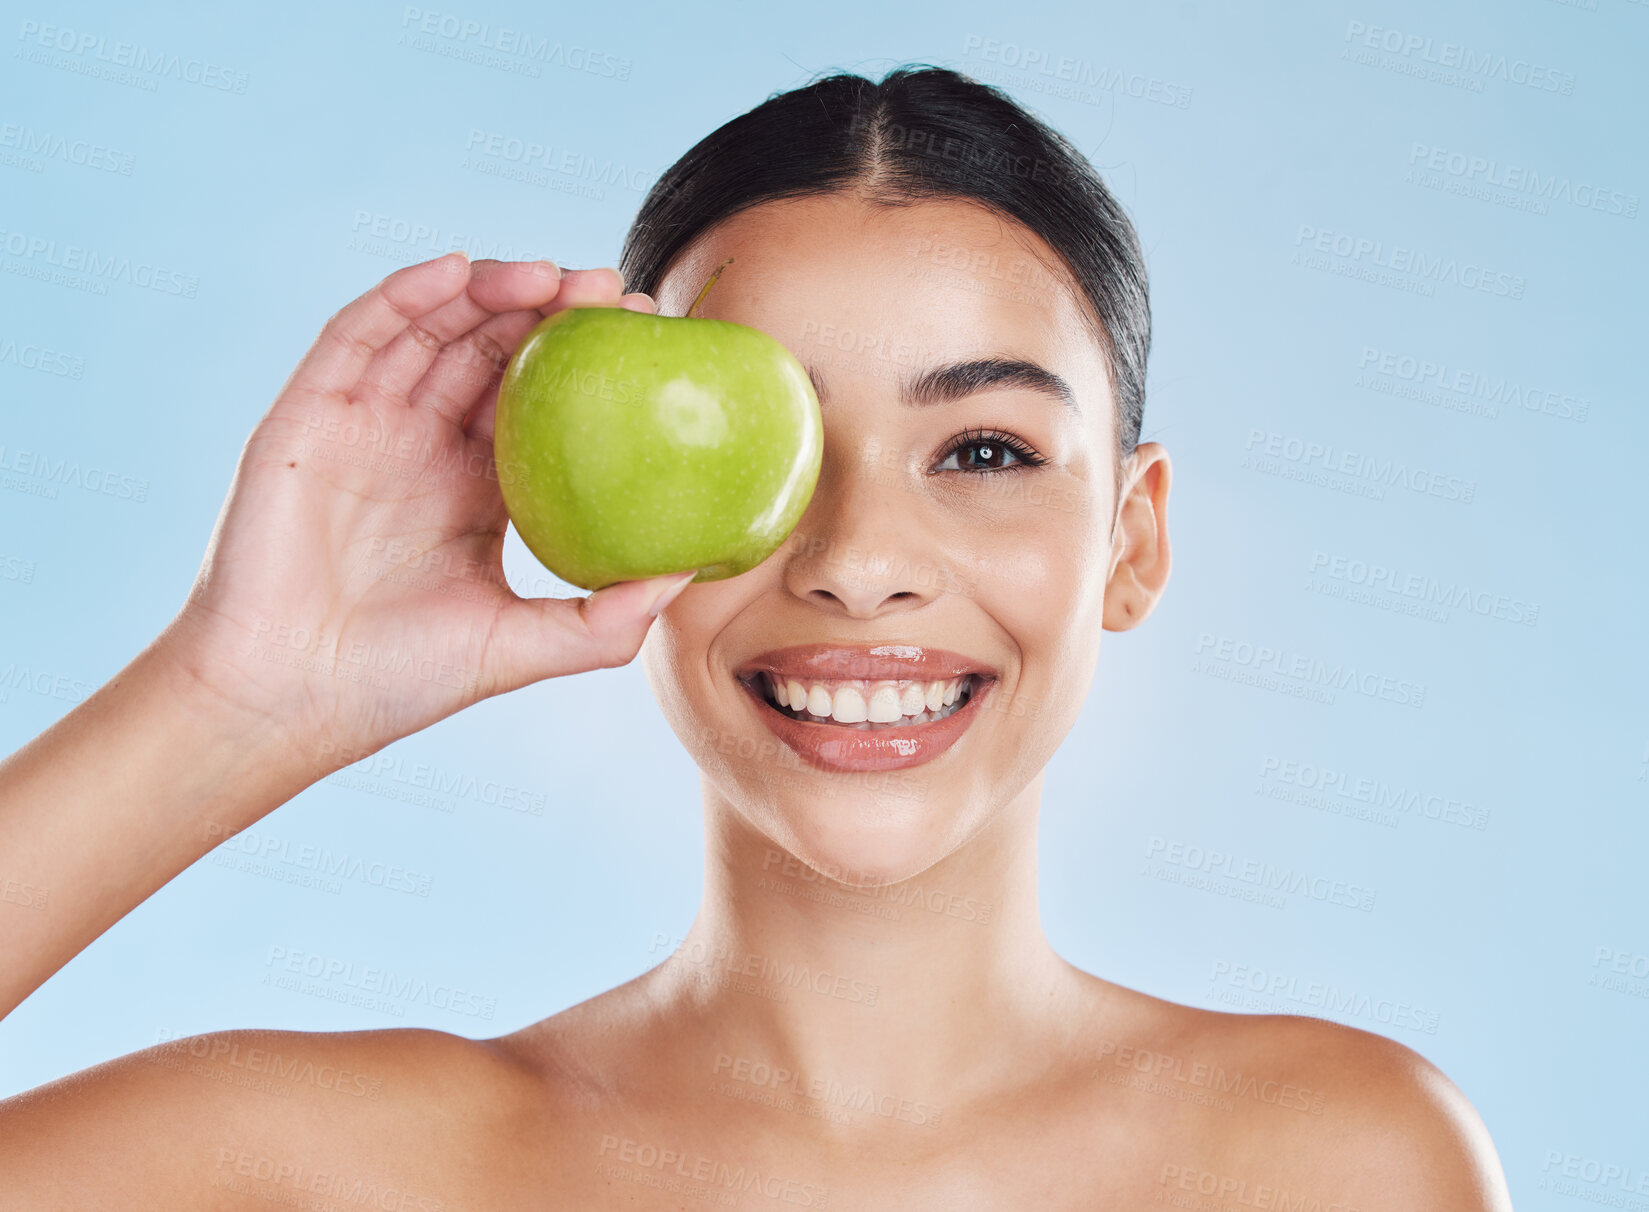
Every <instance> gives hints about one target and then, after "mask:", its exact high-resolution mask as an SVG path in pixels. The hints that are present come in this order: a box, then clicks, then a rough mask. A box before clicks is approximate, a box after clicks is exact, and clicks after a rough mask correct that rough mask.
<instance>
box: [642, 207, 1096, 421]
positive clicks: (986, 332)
mask: <svg viewBox="0 0 1649 1212" xmlns="http://www.w3.org/2000/svg"><path fill="white" fill-rule="evenodd" d="M729 257H732V258H733V264H732V265H729V266H728V267H727V268H726V270H725V271H724V272H723V273H722V275H721V277H720V278H719V279H718V280H717V282H716V285H715V288H714V289H713V290H711V292H710V293H709V295H708V296H706V298H705V300H704V302H703V304H701V305H700V307H699V310H698V312H697V314H698V315H701V316H706V317H709V318H713V319H721V320H733V321H736V322H738V323H742V324H749V325H752V326H753V327H756V328H760V329H762V330H763V331H764V332H767V333H769V334H770V335H772V336H773V337H775V338H777V339H778V340H780V341H781V342H783V343H784V344H785V345H786V346H788V347H789V348H790V349H791V351H792V352H794V353H795V354H796V355H797V357H798V358H800V359H801V360H802V361H803V362H804V363H808V364H811V365H815V366H820V367H822V368H824V373H825V375H826V377H827V378H834V377H836V374H837V373H838V372H839V373H845V374H848V375H852V374H854V373H863V374H869V375H874V376H876V377H879V378H890V377H892V376H894V375H896V374H897V373H898V372H899V371H900V370H901V369H910V368H915V369H918V370H919V369H921V368H922V367H924V366H928V365H935V364H939V363H942V362H951V361H956V360H959V359H965V358H968V357H976V356H988V355H1010V356H1016V357H1023V358H1025V359H1027V360H1030V361H1033V362H1036V363H1038V364H1041V365H1044V366H1047V367H1048V369H1050V370H1053V371H1055V372H1056V373H1058V374H1060V375H1062V376H1063V377H1065V378H1066V379H1067V380H1068V381H1070V382H1071V384H1072V386H1073V387H1074V388H1075V389H1076V391H1077V394H1078V397H1079V400H1080V401H1081V403H1082V411H1083V414H1084V416H1086V417H1089V418H1093V419H1095V420H1096V421H1097V422H1099V423H1100V424H1101V425H1102V426H1103V428H1104V429H1105V430H1107V431H1108V430H1109V418H1110V413H1111V407H1110V405H1111V394H1110V387H1109V377H1108V375H1107V373H1106V367H1105V356H1104V352H1103V350H1102V349H1101V348H1100V346H1099V343H1098V341H1097V340H1096V338H1095V334H1094V330H1093V327H1092V322H1091V320H1090V317H1089V311H1088V309H1087V308H1086V306H1085V305H1084V303H1083V302H1082V300H1081V296H1080V293H1079V292H1078V290H1077V288H1076V285H1075V283H1074V281H1073V280H1072V278H1071V274H1070V271H1069V269H1067V268H1066V267H1065V266H1064V264H1063V262H1062V261H1061V260H1060V258H1059V256H1058V254H1056V253H1055V252H1054V251H1053V249H1052V248H1050V247H1049V246H1048V245H1047V243H1046V242H1045V241H1043V240H1042V239H1041V238H1040V237H1039V236H1037V235H1036V234H1035V233H1034V232H1032V231H1031V230H1030V229H1029V228H1027V227H1025V226H1023V225H1022V224H1020V223H1018V222H1016V221H1014V220H1013V219H1009V218H1006V217H1004V216H1001V215H998V214H996V213H994V212H992V211H990V210H987V209H986V208H984V207H982V206H979V205H977V204H974V203H971V202H966V201H961V200H958V199H935V200H925V201H920V202H914V203H910V204H906V205H898V206H889V205H883V204H878V203H875V202H871V201H868V200H866V199H864V198H863V197H861V196H860V195H858V194H856V193H849V192H840V193H834V194H825V195H815V196H810V197H807V198H800V199H787V200H782V201H775V202H765V203H762V204H761V205H759V206H754V207H751V208H750V209H748V210H745V211H742V212H740V213H738V214H736V215H733V216H732V217H731V218H729V219H726V220H724V221H723V222H721V223H719V224H717V225H716V226H715V227H713V228H711V229H710V230H709V231H707V232H705V233H704V234H703V235H701V236H700V237H699V238H698V239H697V240H695V241H694V242H693V243H692V244H691V245H689V246H688V248H686V249H685V250H684V251H683V253H682V254H681V255H679V256H678V257H677V258H676V260H675V261H674V262H673V263H672V264H671V266H670V268H669V270H668V272H667V273H666V274H665V275H664V278H663V280H662V282H661V283H660V284H659V289H658V290H657V291H656V292H655V293H656V295H657V300H658V305H659V312H660V314H662V315H674V316H679V315H684V314H686V312H687V309H688V308H689V307H690V306H691V305H692V303H693V299H694V298H695V296H697V294H698V292H699V290H700V288H701V287H702V286H703V285H704V283H705V281H706V280H707V279H708V278H709V276H710V275H711V273H713V272H714V271H715V269H716V267H717V266H719V265H721V264H722V263H723V262H724V261H726V260H727V258H729Z"/></svg>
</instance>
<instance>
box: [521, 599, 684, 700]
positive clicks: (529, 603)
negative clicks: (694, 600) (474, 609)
mask: <svg viewBox="0 0 1649 1212" xmlns="http://www.w3.org/2000/svg"><path fill="white" fill-rule="evenodd" d="M695 575H697V574H696V571H688V572H675V573H668V574H666V575H664V576H658V577H649V578H647V579H646V580H642V581H620V582H619V583H618V584H616V585H609V586H607V587H606V588H605V589H599V590H597V591H596V592H595V593H592V594H590V595H589V596H588V597H583V598H516V599H515V600H514V601H511V602H509V603H507V604H506V605H505V606H504V607H503V609H502V610H501V611H500V613H499V617H498V624H497V626H496V628H495V629H494V631H493V638H494V644H493V645H492V647H491V648H490V650H489V664H492V665H493V667H492V669H491V670H490V671H489V672H490V673H491V674H492V680H494V681H495V683H496V684H497V689H496V690H495V691H494V693H498V694H502V693H504V692H506V691H510V690H517V689H519V688H521V687H522V686H528V685H531V684H532V683H533V682H538V681H542V680H543V679H544V678H553V677H561V676H564V675H566V674H569V673H583V672H585V671H586V670H590V669H610V668H612V667H613V666H615V665H624V664H628V663H629V662H630V661H632V660H634V659H635V655H636V653H638V652H639V651H641V644H642V641H643V640H645V639H646V638H647V629H648V628H649V627H651V626H652V624H653V615H652V614H651V613H650V611H653V610H655V609H656V610H660V611H662V609H663V608H664V607H665V606H668V605H669V604H670V602H671V601H673V600H674V599H675V597H676V595H677V594H679V593H681V591H682V590H683V589H685V588H686V586H687V585H688V584H689V583H690V582H691V581H692V579H693V577H694V576H695ZM655 604H656V605H655ZM494 655H496V663H494V662H493V661H492V660H491V659H490V658H492V657H493V656H494Z"/></svg>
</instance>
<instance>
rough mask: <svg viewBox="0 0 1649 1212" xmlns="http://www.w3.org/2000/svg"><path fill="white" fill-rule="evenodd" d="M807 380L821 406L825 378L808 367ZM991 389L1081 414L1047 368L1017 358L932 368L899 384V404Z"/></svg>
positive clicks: (944, 400) (955, 397)
mask: <svg viewBox="0 0 1649 1212" xmlns="http://www.w3.org/2000/svg"><path fill="white" fill-rule="evenodd" d="M807 377H808V378H809V379H811V380H812V381H813V390H814V392H816V393H817V394H818V397H819V400H820V402H821V403H822V402H823V401H824V399H825V385H824V375H823V374H821V373H820V372H819V370H818V369H817V368H816V367H813V366H809V367H808V368H807ZM992 387H1023V388H1027V389H1029V390H1031V391H1036V392H1041V393H1042V394H1043V395H1046V396H1049V397H1051V398H1052V399H1055V400H1057V401H1059V402H1060V403H1061V404H1063V405H1065V406H1066V407H1067V408H1069V409H1070V410H1071V411H1072V412H1075V413H1078V414H1080V413H1081V411H1082V409H1081V408H1080V406H1079V405H1078V404H1077V402H1076V393H1075V392H1073V391H1072V390H1071V385H1070V384H1069V383H1067V382H1066V381H1065V380H1064V379H1062V378H1061V377H1060V376H1059V375H1056V374H1054V372H1053V371H1051V370H1048V369H1047V368H1046V367H1042V366H1038V365H1037V364H1036V363H1035V362H1026V361H1024V360H1023V359H1020V358H976V359H974V360H973V361H971V362H953V363H951V364H950V365H949V366H935V367H933V368H931V369H929V370H924V371H923V372H922V373H921V374H919V375H917V376H916V377H915V378H908V377H907V378H906V379H904V380H903V381H901V382H900V384H899V402H900V403H901V404H905V405H908V406H910V407H915V408H924V407H927V406H928V405H930V404H948V403H950V402H951V401H953V400H960V399H961V398H962V397H963V396H967V395H971V394H973V393H974V392H976V391H986V390H988V389H990V388H992Z"/></svg>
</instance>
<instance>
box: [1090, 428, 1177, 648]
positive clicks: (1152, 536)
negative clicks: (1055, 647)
mask: <svg viewBox="0 0 1649 1212" xmlns="http://www.w3.org/2000/svg"><path fill="white" fill-rule="evenodd" d="M1124 474H1125V475H1126V476H1127V481H1126V487H1125V489H1124V491H1123V493H1122V500H1121V504H1120V505H1119V506H1118V509H1117V517H1116V525H1115V527H1114V528H1113V537H1112V550H1113V553H1114V554H1113V556H1112V565H1111V574H1110V577H1109V578H1108V579H1107V581H1106V585H1105V608H1104V611H1103V617H1102V620H1101V622H1102V626H1103V627H1104V628H1105V630H1107V631H1128V630H1129V629H1131V628H1133V627H1136V626H1138V625H1139V624H1140V623H1142V622H1144V621H1145V619H1146V617H1147V616H1149V615H1150V613H1151V611H1152V609H1153V608H1154V607H1155V606H1156V604H1157V600H1158V599H1159V598H1160V597H1161V596H1162V592H1163V590H1164V589H1165V588H1166V587H1167V584H1168V573H1169V569H1170V567H1171V565H1172V559H1171V555H1170V551H1169V544H1168V487H1169V482H1170V480H1171V479H1172V466H1171V464H1170V462H1169V459H1168V451H1167V450H1166V449H1165V448H1164V447H1163V446H1161V445H1160V444H1159V443H1156V442H1145V443H1142V444H1141V445H1140V446H1138V447H1137V448H1136V449H1135V451H1134V453H1133V454H1132V455H1131V456H1130V457H1129V460H1128V464H1127V467H1126V469H1125V471H1124Z"/></svg>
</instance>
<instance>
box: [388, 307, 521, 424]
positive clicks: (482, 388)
mask: <svg viewBox="0 0 1649 1212" xmlns="http://www.w3.org/2000/svg"><path fill="white" fill-rule="evenodd" d="M542 322H543V317H542V316H540V315H539V313H538V309H537V308H536V307H530V308H527V309H526V310H524V311H507V312H505V313H504V314H503V315H498V316H492V317H491V318H489V319H487V320H486V321H484V322H483V323H482V324H480V325H479V326H477V327H476V328H474V329H473V330H471V331H470V332H468V333H466V334H465V335H464V336H463V337H461V338H460V339H459V340H457V341H454V342H453V343H452V344H450V345H448V346H447V347H446V348H445V349H443V350H442V351H441V355H440V357H438V358H436V360H435V365H434V366H432V367H431V368H430V371H429V373H428V374H427V375H425V376H424V378H423V381H422V382H420V383H419V384H418V386H417V387H416V388H415V389H414V391H413V393H412V395H411V397H410V398H409V399H410V402H411V404H412V406H413V407H414V408H427V409H429V410H431V411H432V412H436V413H439V414H440V415H441V416H442V417H444V418H445V419H446V420H448V421H450V422H452V423H453V424H454V425H459V426H462V425H463V422H464V418H465V417H467V416H468V415H469V414H470V413H471V412H472V411H473V410H474V408H475V405H476V403H477V402H478V401H479V400H480V399H481V397H482V395H483V394H484V393H485V392H486V391H487V389H488V388H489V387H492V386H494V385H495V384H496V383H497V382H498V380H499V378H500V377H501V376H502V375H503V373H504V367H505V366H506V365H507V364H508V362H509V359H510V355H511V354H513V353H514V352H515V350H516V347H517V346H519V345H520V344H521V341H522V339H523V338H525V337H526V335H527V334H528V333H529V332H531V331H532V330H533V327H534V326H535V325H537V324H540V323H542Z"/></svg>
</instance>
